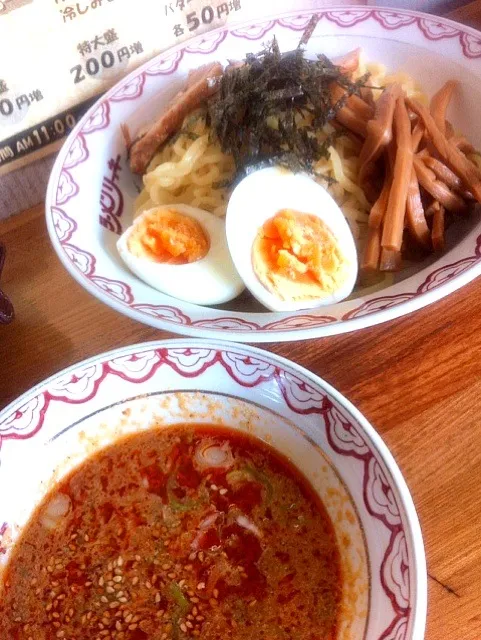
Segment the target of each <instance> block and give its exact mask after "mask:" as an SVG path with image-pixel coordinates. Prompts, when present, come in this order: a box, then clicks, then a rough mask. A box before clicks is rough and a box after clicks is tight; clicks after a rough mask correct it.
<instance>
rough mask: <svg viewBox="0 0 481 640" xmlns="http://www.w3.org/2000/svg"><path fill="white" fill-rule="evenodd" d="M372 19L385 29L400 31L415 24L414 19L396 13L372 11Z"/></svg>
mask: <svg viewBox="0 0 481 640" xmlns="http://www.w3.org/2000/svg"><path fill="white" fill-rule="evenodd" d="M372 17H373V18H374V19H375V20H377V21H378V22H379V24H382V26H383V27H384V28H385V29H390V30H391V29H392V30H394V29H400V28H401V27H407V26H409V25H410V24H413V23H415V22H416V18H415V17H414V16H411V15H407V14H405V13H402V12H397V11H374V12H373V14H372Z"/></svg>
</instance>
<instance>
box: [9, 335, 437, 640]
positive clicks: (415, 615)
mask: <svg viewBox="0 0 481 640" xmlns="http://www.w3.org/2000/svg"><path fill="white" fill-rule="evenodd" d="M180 400H182V401H181V402H180ZM213 400H214V401H215V402H212V401H213ZM127 408H129V411H128V412H127V411H126V409H127ZM127 414H128V416H129V417H126V415H127ZM154 416H155V418H156V422H158V421H159V420H160V422H165V424H168V423H172V422H174V423H175V422H179V421H180V422H186V421H187V422H197V423H198V422H209V423H212V422H214V423H215V422H217V423H219V422H220V423H222V422H223V423H224V424H229V425H231V426H233V427H235V428H238V429H242V430H247V431H250V432H252V433H254V434H256V435H257V436H259V437H261V438H263V439H266V440H268V441H269V442H270V443H271V444H272V445H273V446H275V447H276V448H277V449H278V450H280V451H281V452H283V453H284V454H285V455H287V456H288V457H289V458H290V459H291V460H292V461H293V462H294V463H295V464H296V465H297V466H298V467H299V468H301V469H302V471H303V473H304V474H305V475H306V476H307V477H308V478H309V479H310V481H311V483H312V485H313V486H314V488H315V489H316V490H317V491H318V492H319V494H320V496H321V498H322V499H323V501H324V503H325V505H326V507H327V509H328V511H329V513H330V514H331V517H332V519H333V521H334V522H335V523H336V524H335V529H336V534H337V536H338V540H339V543H340V548H341V556H342V565H343V570H344V571H345V572H346V575H350V576H351V577H353V579H352V582H350V583H348V584H346V586H345V592H344V597H345V598H346V599H347V600H348V601H349V602H350V605H349V608H350V610H351V611H352V616H351V617H350V618H349V619H345V620H344V621H343V626H342V627H341V632H340V634H339V640H422V638H423V637H424V626H425V618H426V598H427V585H426V565H425V558H424V549H423V542H422V537H421V531H420V528H419V523H418V519H417V516H416V512H415V509H414V505H413V503H412V499H411V496H410V494H409V491H408V488H407V487H406V484H405V482H404V480H403V478H402V476H401V473H400V471H399V469H398V467H397V465H396V463H395V462H394V459H393V458H392V456H391V454H390V453H389V451H388V449H387V447H386V445H385V444H384V443H383V442H382V440H381V438H380V437H379V436H378V435H377V433H376V432H375V431H374V429H373V428H372V427H371V426H370V425H369V423H368V422H367V421H366V419H365V418H364V417H363V416H362V415H361V414H360V413H359V411H357V410H356V409H355V408H354V407H353V405H352V404H351V403H349V402H348V401H347V400H346V399H345V398H344V397H343V396H341V395H340V394H339V393H338V392H337V391H336V390H335V389H333V388H332V387H331V386H330V385H328V384H326V383H325V382H324V381H323V380H321V379H320V378H318V377H317V376H314V375H313V374H312V373H310V372H308V371H306V370H305V369H303V368H301V367H299V366H297V365H295V364H293V363H291V362H289V361H287V360H285V359H283V358H279V357H276V356H273V355H271V354H269V353H267V352H265V351H261V350H260V349H256V348H254V347H248V346H243V345H234V344H229V343H224V342H205V341H196V340H192V339H179V340H172V341H164V342H154V343H149V344H144V345H134V346H132V347H127V348H123V349H118V350H116V351H112V352H110V353H107V354H103V355H100V356H97V357H95V358H91V359H90V360H87V361H85V362H82V363H80V364H77V365H75V366H73V367H70V368H69V369H66V370H65V371H62V372H61V373H59V374H57V375H56V376H53V377H52V378H50V379H48V380H46V381H45V382H43V383H41V384H39V385H38V386H37V387H35V388H34V389H32V390H31V391H29V392H28V393H26V394H24V395H23V396H22V397H21V398H20V399H19V400H17V401H16V402H14V403H13V404H11V405H10V406H9V407H7V408H6V409H4V410H3V411H2V412H0V443H1V445H2V446H1V449H0V584H1V569H2V566H4V565H5V562H6V561H7V560H8V557H9V553H10V549H11V548H12V545H14V543H15V540H16V539H17V537H18V535H19V532H20V531H21V528H22V525H23V524H24V523H25V521H26V519H28V517H29V514H30V513H31V512H32V509H33V507H34V506H35V505H36V504H37V503H38V501H39V500H40V499H41V498H42V496H43V495H44V494H45V492H46V490H48V487H49V486H51V484H52V482H54V481H55V480H58V479H60V478H61V477H62V476H63V475H64V474H65V473H67V472H68V471H69V470H70V469H72V468H73V467H74V466H76V465H77V464H79V463H80V462H81V461H82V460H84V459H85V457H86V456H87V455H89V454H91V453H92V452H93V451H95V450H97V449H98V448H99V447H101V446H105V445H106V444H108V443H110V442H112V441H113V440H115V439H116V438H117V437H119V436H120V435H122V434H125V433H127V432H134V431H140V430H143V429H146V428H148V427H149V424H150V423H151V422H152V420H153V417H154ZM346 536H347V537H348V539H349V541H350V544H349V545H346V542H345V541H346V539H347V538H346Z"/></svg>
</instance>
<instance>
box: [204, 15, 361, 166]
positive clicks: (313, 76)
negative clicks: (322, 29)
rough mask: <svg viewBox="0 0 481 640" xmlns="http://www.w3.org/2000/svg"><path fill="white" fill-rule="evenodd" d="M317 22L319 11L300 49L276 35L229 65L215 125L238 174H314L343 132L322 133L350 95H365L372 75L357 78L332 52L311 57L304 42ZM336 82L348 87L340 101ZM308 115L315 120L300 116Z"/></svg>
mask: <svg viewBox="0 0 481 640" xmlns="http://www.w3.org/2000/svg"><path fill="white" fill-rule="evenodd" d="M317 21H318V17H316V16H314V18H313V20H311V22H310V23H309V25H308V26H307V28H306V30H305V31H304V34H303V36H302V38H301V40H300V42H299V46H298V47H297V49H294V50H293V51H288V52H286V53H281V52H280V49H279V45H278V42H277V40H276V39H275V38H274V39H273V40H272V41H271V42H270V43H269V44H268V45H267V46H265V48H264V49H263V51H261V52H260V53H257V54H254V53H250V54H248V55H247V56H246V58H245V61H244V63H243V64H240V65H238V64H233V65H231V66H230V67H228V68H227V69H226V72H225V74H224V76H223V77H222V80H221V82H220V88H219V91H218V93H217V94H216V96H215V97H214V98H213V99H211V100H210V102H209V107H208V113H209V120H210V124H211V127H212V129H213V131H214V132H215V134H216V135H217V138H218V139H219V141H220V144H221V147H222V150H223V151H224V152H225V153H231V154H232V155H233V157H234V160H235V164H236V169H237V177H238V178H241V177H243V176H244V175H246V174H247V173H250V172H251V171H252V170H255V169H258V168H261V167H264V166H272V165H281V166H284V167H286V168H288V169H291V170H292V171H306V172H308V173H312V172H313V167H314V165H315V164H316V162H318V160H319V159H320V158H322V157H325V158H327V157H328V156H329V151H328V149H329V146H330V145H331V144H332V142H333V140H334V138H335V136H338V135H342V133H341V134H339V133H338V132H336V133H335V134H332V135H331V136H328V138H327V139H326V140H325V141H324V142H319V140H318V139H317V136H316V132H317V131H318V130H319V129H320V128H322V127H324V126H325V125H326V124H327V123H328V122H329V121H330V120H332V119H333V118H334V117H335V116H336V113H337V111H338V110H339V109H340V108H341V107H342V106H343V105H344V103H345V101H346V100H347V98H348V96H350V95H353V94H357V95H359V94H360V90H361V88H362V87H363V86H364V85H365V83H366V80H367V77H362V78H360V79H359V80H357V81H356V82H353V81H352V80H351V79H350V78H349V77H348V76H347V75H346V74H344V73H343V72H342V70H341V68H340V67H338V66H336V65H335V64H333V63H332V62H331V61H330V60H329V59H328V58H327V57H326V56H324V55H318V56H317V58H316V59H314V60H308V59H306V58H305V56H304V49H303V46H305V45H306V44H307V42H308V40H309V38H310V36H311V35H312V32H313V31H314V28H315V26H316V24H317ZM333 81H336V82H337V83H339V84H340V85H341V86H342V87H344V88H345V89H346V95H345V96H344V97H343V99H341V100H339V101H338V102H337V103H336V104H332V99H331V92H330V85H331V83H332V82H333ZM307 114H311V116H312V118H311V121H312V124H306V120H305V118H302V121H301V118H298V119H297V120H296V116H301V117H302V116H305V115H307ZM300 121H301V122H300Z"/></svg>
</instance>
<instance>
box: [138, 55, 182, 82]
mask: <svg viewBox="0 0 481 640" xmlns="http://www.w3.org/2000/svg"><path fill="white" fill-rule="evenodd" d="M183 56H184V50H183V49H182V50H181V51H176V52H175V53H173V54H170V55H163V56H162V57H161V58H160V60H156V61H155V62H154V63H153V64H152V65H150V66H149V68H148V69H146V71H145V73H146V75H148V76H170V75H171V74H172V73H174V72H175V71H177V67H178V66H179V63H180V61H181V60H182V58H183Z"/></svg>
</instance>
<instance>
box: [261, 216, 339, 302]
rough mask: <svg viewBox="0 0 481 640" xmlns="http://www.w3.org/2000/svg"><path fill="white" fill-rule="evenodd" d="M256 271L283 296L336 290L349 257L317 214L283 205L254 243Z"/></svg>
mask: <svg viewBox="0 0 481 640" xmlns="http://www.w3.org/2000/svg"><path fill="white" fill-rule="evenodd" d="M252 263H253V267H254V272H255V273H256V275H257V277H258V278H259V280H260V282H261V283H262V284H263V285H264V286H265V287H266V288H267V289H268V290H269V291H271V292H272V293H274V294H276V295H277V296H278V297H280V298H281V299H283V300H289V299H290V300H296V299H299V300H300V299H308V298H314V297H322V296H323V295H324V296H325V295H329V294H332V293H333V292H334V291H336V290H338V289H339V288H340V287H341V286H342V284H343V283H344V282H345V280H346V278H347V275H348V272H347V268H346V267H347V263H346V259H345V257H344V256H343V254H342V252H341V250H340V247H339V244H338V242H337V240H336V238H335V236H334V235H333V234H332V232H331V231H330V229H329V227H328V226H327V225H326V224H325V223H324V222H323V221H322V220H320V219H319V218H318V217H317V216H314V215H312V214H309V213H301V212H298V211H293V210H292V209H283V210H282V211H279V212H278V213H276V215H275V216H274V217H272V218H270V219H269V220H267V221H266V222H265V223H264V225H263V226H262V227H261V228H260V229H259V231H258V233H257V236H256V238H255V240H254V244H253V247H252Z"/></svg>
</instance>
